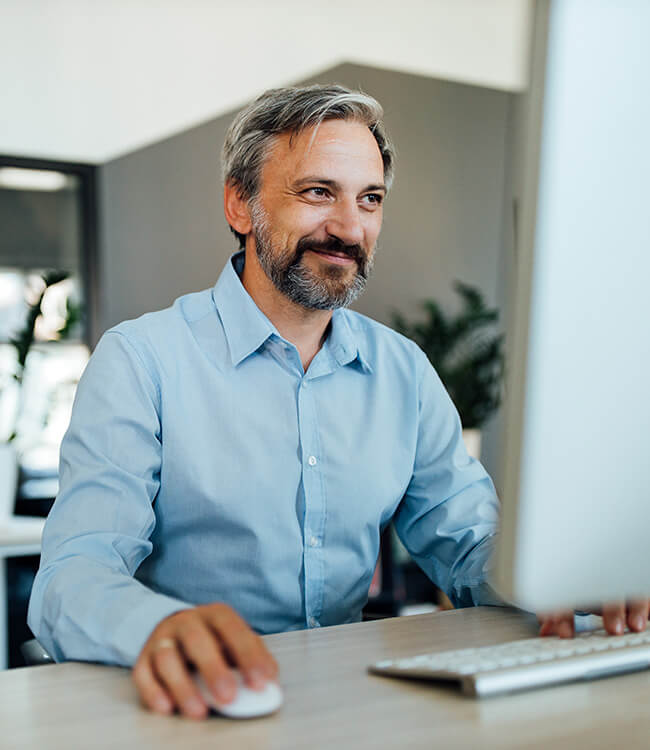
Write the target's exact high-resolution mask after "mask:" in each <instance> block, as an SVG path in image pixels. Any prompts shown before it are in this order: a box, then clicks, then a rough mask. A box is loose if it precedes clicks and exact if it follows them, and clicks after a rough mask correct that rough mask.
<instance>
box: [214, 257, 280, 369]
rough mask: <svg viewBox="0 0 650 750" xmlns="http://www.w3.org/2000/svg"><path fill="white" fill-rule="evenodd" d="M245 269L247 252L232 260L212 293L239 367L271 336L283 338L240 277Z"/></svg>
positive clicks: (234, 362)
mask: <svg viewBox="0 0 650 750" xmlns="http://www.w3.org/2000/svg"><path fill="white" fill-rule="evenodd" d="M243 268H244V251H243V250H240V251H239V252H238V253H235V254H234V255H233V256H231V257H230V258H229V259H228V262H227V263H226V266H225V268H224V269H223V271H222V272H221V276H220V277H219V280H218V281H217V283H216V284H215V286H214V288H213V290H212V299H213V300H214V304H215V306H216V308H217V311H218V313H219V316H220V317H221V322H222V324H223V330H224V333H225V334H226V341H227V342H228V348H229V350H230V357H231V360H232V363H233V365H234V366H235V367H236V366H237V365H238V364H239V363H240V362H241V361H242V360H244V359H246V357H248V356H249V355H250V354H252V353H253V352H255V351H257V350H258V349H259V348H260V346H262V344H263V343H264V342H265V341H266V340H267V339H268V338H269V336H271V335H272V334H274V333H275V334H276V335H277V336H279V335H280V334H279V333H278V332H277V330H276V328H275V326H274V325H273V323H271V321H270V320H269V319H268V318H267V317H266V315H264V313H263V312H262V311H261V310H260V309H259V307H258V306H257V305H256V304H255V302H253V299H252V297H251V296H250V294H249V293H248V292H247V291H246V289H244V285H243V284H242V283H241V280H240V278H239V275H240V274H241V272H242V270H243Z"/></svg>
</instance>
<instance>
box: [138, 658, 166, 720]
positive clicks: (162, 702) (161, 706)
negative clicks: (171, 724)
mask: <svg viewBox="0 0 650 750" xmlns="http://www.w3.org/2000/svg"><path fill="white" fill-rule="evenodd" d="M131 676H132V677H133V681H134V682H135V686H136V687H137V689H138V693H139V695H140V699H141V700H142V702H143V703H144V705H145V706H146V707H147V708H148V709H149V710H150V711H155V712H156V713H159V714H170V713H171V712H172V711H173V710H174V704H173V702H172V699H171V698H170V696H169V695H168V694H167V692H166V691H165V689H164V688H163V686H162V685H161V684H160V683H159V682H158V680H157V679H156V677H155V675H154V673H153V671H152V669H151V664H150V663H149V658H148V657H146V656H144V657H142V658H140V659H138V661H137V663H136V665H135V666H134V667H133V672H132V675H131Z"/></svg>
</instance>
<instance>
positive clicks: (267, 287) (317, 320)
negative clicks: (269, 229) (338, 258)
mask: <svg viewBox="0 0 650 750" xmlns="http://www.w3.org/2000/svg"><path fill="white" fill-rule="evenodd" d="M241 282H242V284H243V285H244V289H246V291H247V292H248V293H249V294H250V296H251V298H252V299H253V301H254V302H255V304H256V305H257V306H258V307H259V309H260V310H261V311H262V312H263V313H264V315H266V317H267V318H268V319H269V320H270V321H271V323H273V325H274V326H275V327H276V328H277V329H278V331H279V333H280V335H281V336H282V337H283V338H284V339H286V340H287V341H289V342H291V343H292V344H293V345H294V346H295V347H296V349H297V350H298V353H299V354H300V359H301V361H302V366H303V369H304V370H305V372H306V371H307V368H308V367H309V365H310V363H311V361H312V359H313V358H314V357H315V356H316V354H318V352H319V351H320V348H321V347H322V345H323V343H324V341H325V338H326V334H327V329H328V326H329V324H330V320H331V319H332V311H331V310H308V309H307V308H305V307H302V306H301V305H297V304H296V303H295V302H292V301H291V300H290V299H289V298H288V297H286V296H285V295H284V294H282V292H279V291H278V290H277V289H276V288H275V286H274V284H273V282H272V281H271V280H270V279H269V277H268V276H267V275H266V273H265V272H264V269H263V268H262V267H261V266H260V264H259V261H258V259H257V253H256V252H255V248H249V247H247V248H246V261H245V263H244V272H243V273H242V276H241Z"/></svg>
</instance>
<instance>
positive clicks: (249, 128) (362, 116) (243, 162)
mask: <svg viewBox="0 0 650 750" xmlns="http://www.w3.org/2000/svg"><path fill="white" fill-rule="evenodd" d="M383 116H384V111H383V109H382V106H381V104H379V102H378V101H377V100H376V99H374V98H373V97H372V96H369V95H368V94H364V93H363V92H362V91H352V90H351V89H348V88H346V87H345V86H340V85H338V84H335V85H331V86H322V85H316V86H300V87H297V86H296V87H288V88H280V89H269V90H268V91H265V92H264V93H263V94H262V95H261V96H259V97H258V98H257V99H255V100H254V101H253V102H251V103H250V104H249V105H248V106H247V107H245V108H244V109H243V110H242V111H241V112H240V113H239V114H238V115H237V116H236V117H235V119H234V120H233V122H232V124H231V125H230V127H229V128H228V132H227V133H226V140H225V142H224V144H223V149H222V151H221V168H222V176H223V181H224V184H233V185H235V186H236V187H237V189H238V190H239V192H240V194H241V195H242V197H244V198H246V199H247V200H251V199H255V198H256V197H257V194H258V192H259V189H260V175H261V172H262V167H263V166H264V161H265V159H266V156H267V153H268V150H269V148H270V146H271V145H272V143H273V141H274V139H275V138H276V136H278V135H280V134H281V133H300V132H301V131H302V130H305V129H307V128H310V127H312V126H314V125H319V124H320V123H321V122H324V121H325V120H357V121H358V122H362V123H364V124H365V125H367V126H368V128H369V129H370V132H371V133H372V134H373V136H374V137H375V140H376V141H377V145H378V146H379V151H380V153H381V158H382V161H383V163H384V182H385V183H386V189H389V188H390V185H391V183H392V181H393V171H394V160H395V151H394V148H393V145H392V144H391V142H390V139H389V138H388V134H387V133H386V129H385V128H384V124H383V122H382V118H383ZM231 230H232V232H233V233H234V234H235V236H236V237H237V238H238V239H239V244H240V246H241V247H244V245H245V241H246V238H245V237H244V235H242V234H240V233H239V232H237V231H235V230H234V229H233V228H232V227H231Z"/></svg>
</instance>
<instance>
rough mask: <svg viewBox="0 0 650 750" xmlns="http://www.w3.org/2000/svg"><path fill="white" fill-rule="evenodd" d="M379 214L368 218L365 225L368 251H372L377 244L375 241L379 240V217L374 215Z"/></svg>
mask: <svg viewBox="0 0 650 750" xmlns="http://www.w3.org/2000/svg"><path fill="white" fill-rule="evenodd" d="M377 213H379V212H376V213H375V214H373V215H372V217H371V218H370V221H369V222H368V224H367V225H366V242H367V244H368V249H369V250H374V248H375V245H376V244H377V239H378V238H379V233H380V231H381V218H382V217H381V215H379V216H377V215H376V214H377Z"/></svg>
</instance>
